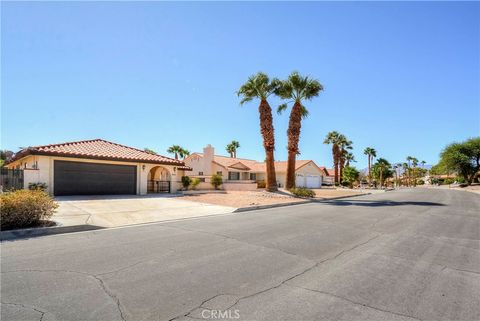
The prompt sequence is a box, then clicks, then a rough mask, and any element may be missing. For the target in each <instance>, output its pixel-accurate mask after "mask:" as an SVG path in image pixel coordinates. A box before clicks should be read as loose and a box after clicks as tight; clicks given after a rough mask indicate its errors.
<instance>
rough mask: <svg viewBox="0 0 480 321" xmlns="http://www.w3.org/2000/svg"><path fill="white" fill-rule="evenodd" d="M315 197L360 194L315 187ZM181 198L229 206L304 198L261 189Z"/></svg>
mask: <svg viewBox="0 0 480 321" xmlns="http://www.w3.org/2000/svg"><path fill="white" fill-rule="evenodd" d="M314 191H315V194H316V195H317V196H316V198H319V199H329V198H334V197H342V196H353V195H358V194H361V193H360V192H352V191H342V190H335V189H315V190H314ZM181 199H183V200H187V201H193V202H201V203H209V204H216V205H223V206H231V207H247V206H259V205H270V204H281V203H290V202H302V201H304V199H302V198H296V197H293V196H291V195H289V194H288V193H287V192H285V191H280V192H279V193H270V192H266V191H263V190H259V191H228V192H225V193H208V192H206V193H202V194H193V195H184V196H182V197H181Z"/></svg>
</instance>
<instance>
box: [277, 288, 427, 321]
mask: <svg viewBox="0 0 480 321" xmlns="http://www.w3.org/2000/svg"><path fill="white" fill-rule="evenodd" d="M285 286H289V287H294V288H299V289H303V290H307V291H311V292H315V293H320V294H324V295H328V296H332V297H334V298H337V299H340V300H343V301H347V302H349V303H352V304H354V305H359V306H363V307H367V308H370V309H373V310H377V311H380V312H385V313H390V314H394V315H398V316H401V317H407V318H410V319H414V320H418V321H423V320H422V319H419V318H417V317H414V316H412V315H408V314H403V313H399V312H393V311H390V310H385V309H381V308H377V307H374V306H371V305H368V304H366V303H361V302H356V301H353V300H351V299H348V298H345V297H342V296H339V295H336V294H333V293H330V292H325V291H321V290H316V289H310V288H306V287H303V286H298V285H290V284H285Z"/></svg>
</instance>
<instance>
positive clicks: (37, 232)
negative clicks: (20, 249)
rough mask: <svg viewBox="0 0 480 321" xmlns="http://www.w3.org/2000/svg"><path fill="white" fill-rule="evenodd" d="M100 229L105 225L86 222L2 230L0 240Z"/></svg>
mask: <svg viewBox="0 0 480 321" xmlns="http://www.w3.org/2000/svg"><path fill="white" fill-rule="evenodd" d="M99 229H104V227H100V226H95V225H88V224H85V225H72V226H48V227H31V228H25V229H16V230H8V231H0V242H4V241H12V240H21V239H27V238H33V237H40V236H46V235H55V234H65V233H74V232H85V231H93V230H99Z"/></svg>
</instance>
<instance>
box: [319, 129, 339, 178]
mask: <svg viewBox="0 0 480 321" xmlns="http://www.w3.org/2000/svg"><path fill="white" fill-rule="evenodd" d="M342 136H343V135H342V134H340V133H339V132H337V131H331V132H329V133H328V134H327V136H326V137H325V140H324V141H323V143H324V144H331V145H332V157H333V171H334V183H335V184H337V183H338V182H339V176H338V166H339V155H340V147H339V144H340V141H341V137H342Z"/></svg>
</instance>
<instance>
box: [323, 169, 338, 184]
mask: <svg viewBox="0 0 480 321" xmlns="http://www.w3.org/2000/svg"><path fill="white" fill-rule="evenodd" d="M325 172H326V173H327V175H326V176H325V178H324V180H323V185H329V186H331V185H335V169H334V168H325Z"/></svg>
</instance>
